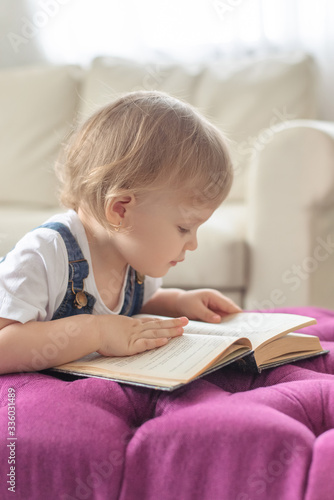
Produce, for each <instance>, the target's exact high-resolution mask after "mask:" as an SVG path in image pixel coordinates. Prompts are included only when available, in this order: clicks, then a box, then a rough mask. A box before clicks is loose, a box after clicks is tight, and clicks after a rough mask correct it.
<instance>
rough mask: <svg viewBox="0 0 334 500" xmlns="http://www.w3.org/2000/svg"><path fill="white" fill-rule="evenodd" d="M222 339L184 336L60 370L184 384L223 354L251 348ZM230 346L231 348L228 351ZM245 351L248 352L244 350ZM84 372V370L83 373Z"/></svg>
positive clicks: (87, 359) (246, 343) (93, 357)
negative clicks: (148, 378) (146, 378)
mask: <svg viewBox="0 0 334 500" xmlns="http://www.w3.org/2000/svg"><path fill="white" fill-rule="evenodd" d="M234 343H236V345H235V346H234V345H233V342H231V341H230V340H229V339H226V338H224V337H210V336H205V335H187V334H183V335H182V336H181V337H175V338H173V339H172V340H170V341H169V342H168V344H166V345H164V346H162V347H158V348H156V349H152V350H150V351H145V352H143V353H140V354H135V355H132V356H117V357H104V356H100V355H98V354H93V355H88V356H85V357H84V358H82V359H80V360H78V361H74V362H72V363H67V364H65V365H61V367H59V368H62V369H66V368H68V369H69V368H71V369H72V370H73V369H77V370H82V371H83V372H84V371H85V372H86V373H89V370H90V369H98V371H99V372H100V373H101V375H105V376H107V375H108V373H109V375H110V376H111V375H112V374H114V375H115V374H125V375H127V376H129V375H131V376H133V378H135V376H136V375H139V376H140V378H141V379H143V378H144V377H145V376H149V377H161V378H164V379H170V380H174V379H175V380H181V381H187V380H189V379H190V378H192V377H194V376H196V375H197V374H198V373H199V372H201V371H202V370H203V369H205V368H206V367H207V365H209V364H210V363H211V362H214V361H215V360H216V359H217V358H218V357H219V356H221V355H222V353H224V352H226V354H228V353H230V352H231V351H233V349H235V350H238V349H239V348H242V349H243V350H244V351H245V346H247V347H248V348H250V343H249V341H247V339H244V342H242V341H240V342H238V341H234ZM231 345H232V347H231ZM246 350H247V349H246ZM85 368H87V369H85Z"/></svg>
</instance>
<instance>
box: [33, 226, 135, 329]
mask: <svg viewBox="0 0 334 500" xmlns="http://www.w3.org/2000/svg"><path fill="white" fill-rule="evenodd" d="M40 227H41V228H43V227H46V228H49V229H53V230H54V231H58V233H59V234H60V235H61V237H62V238H63V240H64V243H65V245H66V249H67V253H68V285H67V290H66V294H65V297H64V299H63V301H62V303H61V304H60V306H59V307H58V309H57V310H56V311H55V313H54V315H53V316H52V318H51V319H52V320H54V319H60V318H65V317H68V316H74V315H76V314H92V313H93V308H94V304H95V302H96V298H95V297H93V295H91V294H90V293H88V292H86V291H85V283H84V280H85V278H87V276H88V273H89V266H88V262H87V260H86V259H85V258H84V256H83V254H82V252H81V249H80V247H79V245H78V243H77V241H76V239H75V238H74V236H73V234H72V233H71V231H70V230H69V229H68V227H66V226H65V225H64V224H62V223H60V222H48V223H46V224H43V225H42V226H40ZM143 297H144V280H143V279H141V277H140V275H139V274H138V273H137V272H136V271H135V270H134V269H133V268H132V267H130V268H129V272H128V276H127V282H126V286H125V292H124V303H123V306H122V309H121V312H120V314H122V315H124V316H132V315H134V314H138V313H139V312H140V310H141V308H142V304H143Z"/></svg>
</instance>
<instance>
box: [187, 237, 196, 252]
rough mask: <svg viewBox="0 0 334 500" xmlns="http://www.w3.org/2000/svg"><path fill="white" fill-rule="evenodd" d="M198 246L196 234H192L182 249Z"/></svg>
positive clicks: (191, 248)
mask: <svg viewBox="0 0 334 500" xmlns="http://www.w3.org/2000/svg"><path fill="white" fill-rule="evenodd" d="M197 246H198V243H197V235H196V234H194V235H193V236H191V238H190V239H189V240H188V241H187V243H186V244H185V246H184V249H185V250H190V251H194V250H196V248H197Z"/></svg>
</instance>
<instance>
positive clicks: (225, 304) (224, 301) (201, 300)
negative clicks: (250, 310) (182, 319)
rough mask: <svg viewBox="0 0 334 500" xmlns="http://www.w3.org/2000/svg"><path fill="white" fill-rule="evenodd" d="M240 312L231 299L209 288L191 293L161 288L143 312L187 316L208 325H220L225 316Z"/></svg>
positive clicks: (147, 303) (144, 307)
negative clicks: (205, 322)
mask: <svg viewBox="0 0 334 500" xmlns="http://www.w3.org/2000/svg"><path fill="white" fill-rule="evenodd" d="M240 311H241V309H240V307H239V306H237V304H235V303H234V302H233V301H232V300H231V299H229V298H227V297H225V296H224V295H223V294H221V293H220V292H218V291H217V290H211V289H209V288H204V289H201V290H190V291H185V290H181V289H178V288H160V289H159V290H157V291H156V292H155V294H154V295H153V297H151V299H150V300H149V301H148V302H146V304H145V305H144V306H143V308H142V310H141V312H142V313H143V314H157V315H161V316H171V317H176V316H186V317H187V318H189V319H192V320H200V321H207V322H208V323H219V321H220V320H221V317H222V316H224V315H225V314H230V313H237V312H240Z"/></svg>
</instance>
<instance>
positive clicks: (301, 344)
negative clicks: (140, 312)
mask: <svg viewBox="0 0 334 500" xmlns="http://www.w3.org/2000/svg"><path fill="white" fill-rule="evenodd" d="M145 316H146V317H147V316H148V315H145ZM138 317H140V316H138ZM314 323H316V320H315V319H313V318H309V317H307V316H299V315H295V314H282V313H257V312H254V313H248V312H241V313H236V314H229V315H227V316H225V317H224V318H223V319H222V321H221V323H219V324H212V323H202V322H199V321H190V322H189V324H188V325H187V326H186V327H184V334H183V335H182V336H180V337H176V338H173V339H171V340H170V341H169V342H168V343H167V344H166V345H164V346H162V347H157V348H156V349H152V350H150V351H145V352H142V353H140V354H134V355H132V356H119V357H104V356H101V355H100V354H98V353H92V354H89V355H87V356H85V357H84V358H81V359H79V360H77V361H73V362H71V363H66V364H64V365H61V366H57V367H55V368H53V369H52V370H56V371H59V372H65V373H72V374H75V375H81V376H95V377H102V378H108V379H112V380H115V381H117V382H125V383H129V384H134V385H143V386H147V387H151V388H156V389H163V390H173V389H176V388H177V387H180V386H182V385H184V384H186V383H188V382H191V381H192V380H194V379H196V378H198V377H200V376H202V375H204V374H207V373H210V372H211V371H214V370H217V369H218V368H220V367H222V366H225V365H227V364H229V363H232V362H236V367H238V366H241V367H242V368H249V369H251V370H254V369H255V370H257V371H261V370H262V369H263V368H270V367H274V366H278V365H280V364H284V363H289V362H291V361H296V360H298V359H303V358H307V357H310V356H315V355H319V354H324V353H326V352H328V351H324V350H323V349H322V347H321V345H320V341H319V339H318V337H315V336H312V335H301V334H299V333H289V332H291V331H292V330H296V329H300V328H302V327H304V326H308V325H312V324H314ZM241 363H242V365H241Z"/></svg>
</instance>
